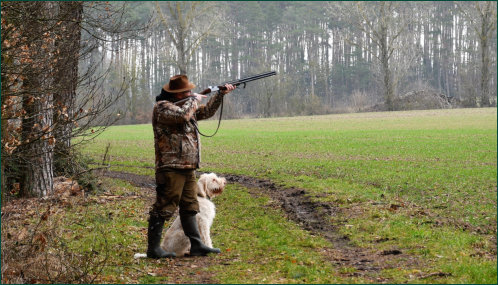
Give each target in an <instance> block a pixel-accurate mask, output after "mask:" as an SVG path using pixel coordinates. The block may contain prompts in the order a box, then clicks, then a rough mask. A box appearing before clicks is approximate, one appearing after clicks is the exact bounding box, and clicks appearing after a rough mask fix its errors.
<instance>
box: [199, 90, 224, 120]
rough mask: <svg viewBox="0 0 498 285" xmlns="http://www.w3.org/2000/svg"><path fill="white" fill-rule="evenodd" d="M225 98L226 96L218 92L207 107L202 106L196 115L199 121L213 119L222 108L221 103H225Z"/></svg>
mask: <svg viewBox="0 0 498 285" xmlns="http://www.w3.org/2000/svg"><path fill="white" fill-rule="evenodd" d="M223 96H224V95H222V94H220V93H219V92H217V93H216V94H215V95H214V96H212V97H211V98H210V99H209V101H208V102H207V104H206V105H201V106H200V107H199V109H197V111H196V113H195V117H196V118H197V120H198V121H200V120H204V119H208V118H211V117H212V116H213V115H214V114H215V113H216V111H217V110H218V108H219V107H220V104H221V101H223Z"/></svg>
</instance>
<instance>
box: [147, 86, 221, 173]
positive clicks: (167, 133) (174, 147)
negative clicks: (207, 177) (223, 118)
mask: <svg viewBox="0 0 498 285" xmlns="http://www.w3.org/2000/svg"><path fill="white" fill-rule="evenodd" d="M222 99H223V95H221V94H215V95H214V96H212V97H211V99H210V100H209V102H208V103H207V104H206V105H200V106H199V105H198V101H197V100H196V99H194V98H190V99H188V100H187V101H185V102H184V103H183V105H179V106H178V105H175V104H173V103H172V102H170V101H167V100H163V101H158V102H157V103H156V104H155V105H154V110H153V113H152V128H153V131H154V148H155V151H156V172H162V171H165V170H167V169H171V168H174V169H197V168H199V164H200V157H201V155H200V148H201V144H200V137H199V134H198V133H197V130H196V128H195V126H194V125H193V123H192V122H191V119H193V120H196V121H198V120H204V119H207V118H210V117H212V116H213V115H214V114H215V113H216V110H217V109H218V107H219V106H220V104H221V101H222Z"/></svg>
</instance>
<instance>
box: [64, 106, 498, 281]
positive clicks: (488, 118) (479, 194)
mask: <svg viewBox="0 0 498 285" xmlns="http://www.w3.org/2000/svg"><path fill="white" fill-rule="evenodd" d="M496 111H497V109H496V108H485V109H452V110H427V111H406V112H385V113H360V114H337V115H324V116H312V117H291V118H265V119H242V120H224V121H222V122H221V128H220V130H219V132H218V134H217V135H216V136H214V137H213V138H202V139H201V141H202V162H201V168H200V169H199V170H200V171H204V172H208V171H209V172H216V173H218V174H220V175H222V174H238V175H245V176H250V177H254V178H264V179H268V180H271V181H272V182H274V183H276V184H277V185H279V186H281V187H297V188H302V189H304V190H305V191H306V193H307V195H309V197H310V198H311V199H312V200H314V201H317V202H321V203H330V205H332V206H334V207H338V208H339V209H340V212H339V213H340V214H337V215H334V216H330V217H327V219H326V220H325V221H324V222H327V223H332V224H334V225H336V228H337V231H338V232H339V233H340V234H342V235H344V236H347V237H348V238H349V240H350V243H351V245H352V246H354V247H358V248H361V249H363V250H365V251H368V252H373V253H379V252H382V251H385V250H392V249H397V250H399V251H401V252H403V254H404V255H403V256H404V257H406V256H409V258H408V259H409V260H411V262H409V261H407V260H406V258H405V260H399V259H396V257H393V258H392V260H391V261H392V263H393V264H392V266H390V267H389V268H388V269H382V270H378V271H376V272H370V273H369V274H367V275H364V274H354V273H355V270H356V269H355V268H349V267H344V266H341V265H338V264H333V263H331V262H330V261H329V260H330V259H328V258H327V255H326V254H324V252H326V249H327V248H331V247H333V246H334V245H333V244H331V243H330V242H329V241H327V240H325V239H323V238H321V237H320V236H316V235H313V234H312V233H310V232H307V231H305V230H303V229H301V228H300V227H299V226H298V225H296V224H295V223H293V222H292V221H290V220H288V219H286V218H285V213H284V212H283V210H282V209H280V208H279V207H275V206H272V205H273V204H272V201H271V199H270V198H269V197H268V196H265V195H264V192H261V193H260V195H256V196H254V195H252V194H251V190H249V189H246V188H244V187H242V186H241V185H237V184H233V185H228V186H227V188H226V191H225V192H224V193H223V195H221V196H220V197H218V198H216V200H215V203H216V205H217V209H218V212H217V217H216V219H215V222H214V224H213V228H212V232H213V244H214V245H215V246H218V247H220V248H221V249H222V252H223V253H222V254H221V255H219V256H211V257H207V259H210V260H212V264H210V262H207V265H203V267H202V272H209V274H210V278H211V279H210V281H211V282H219V283H377V282H392V283H405V282H407V283H495V284H496V282H497V269H496V268H497V263H496V258H497V252H496V225H497V204H496V202H497V112H496ZM215 117H217V116H215ZM216 125H217V120H208V121H202V122H200V124H199V128H200V129H201V131H202V132H203V133H207V134H210V133H212V132H214V130H215V128H216ZM107 146H109V152H108V154H109V155H110V164H111V170H114V171H122V172H129V173H135V174H141V175H148V176H151V177H152V176H153V173H154V169H153V166H154V144H153V133H152V127H151V125H150V124H147V125H132V126H114V127H110V128H109V129H108V130H106V131H105V132H104V133H102V134H101V135H100V136H98V137H97V138H96V140H95V141H93V142H91V143H89V144H86V145H85V147H84V148H83V150H82V152H83V154H85V155H89V156H90V157H92V159H93V160H94V163H95V164H98V163H100V162H101V161H102V157H103V155H104V153H105V151H106V147H107ZM106 185H108V186H107V187H109V189H111V190H112V189H114V190H112V191H117V190H116V189H119V191H121V192H119V191H118V193H120V194H121V195H125V194H123V193H126V192H137V191H140V189H138V188H135V187H133V186H131V185H129V184H126V183H125V182H123V181H119V180H112V179H106ZM111 190H110V191H111ZM123 191H124V192H123ZM151 201H152V200H151V199H137V200H133V201H128V200H126V201H125V202H123V203H131V204H126V205H124V204H123V205H114V204H112V206H111V204H109V205H107V204H99V207H100V208H99V209H95V210H92V211H91V212H92V213H93V214H94V213H96V212H98V211H104V212H105V211H107V209H104V210H102V207H113V209H117V208H118V209H124V208H126V209H127V211H129V210H130V209H133V210H134V211H137V212H138V213H139V214H137V215H131V216H130V215H124V214H123V213H121V211H117V210H114V213H115V215H114V221H115V222H116V223H117V224H119V223H123V224H124V225H127V226H128V227H134V228H135V229H136V228H139V229H142V230H139V231H137V230H135V231H133V232H130V231H117V230H113V233H112V235H111V234H110V232H109V233H108V235H110V236H113V238H114V239H119V240H120V244H121V246H120V250H121V251H124V252H126V254H122V255H116V257H114V258H111V263H112V262H114V263H116V264H119V262H118V258H121V259H124V260H130V262H132V261H131V260H132V255H133V252H144V251H145V249H146V235H145V233H144V229H146V226H147V224H146V219H147V211H148V207H149V206H150V203H151ZM95 222H96V223H98V221H95ZM104 228H105V229H106V230H107V231H111V229H110V228H112V227H108V226H106V227H104ZM72 230H73V231H74V230H77V229H72ZM130 235H131V236H130ZM83 240H84V239H83ZM83 240H80V241H81V242H82V244H84V242H83ZM81 246H82V248H83V247H84V246H83V245H81ZM121 253H122V252H121ZM133 262H135V263H134V264H135V265H134V266H138V267H139V268H140V270H139V271H138V272H141V271H143V273H139V274H137V271H136V270H135V271H134V270H130V271H129V272H134V273H133V274H132V273H129V274H131V275H133V276H134V277H133V278H134V279H133V280H136V281H138V282H141V283H158V282H168V281H172V279H170V278H171V277H168V274H167V272H168V271H167V270H164V271H160V273H158V274H147V273H146V271H150V270H151V268H156V269H157V268H161V266H162V267H165V266H166V265H167V264H166V262H167V261H160V262H159V263H158V262H156V261H151V260H147V259H143V260H138V261H133ZM161 262H163V263H161ZM168 264H169V263H168ZM113 268H114V269H113ZM118 268H119V269H118ZM196 270H198V268H197V269H196ZM127 272H128V271H127V270H126V268H124V269H123V267H119V266H117V265H116V267H112V266H111V267H109V268H107V269H106V270H105V271H104V273H105V275H106V276H108V277H107V278H110V279H102V280H100V281H101V282H130V280H131V279H127V278H131V277H130V276H131V275H130V276H128V277H126V276H127V274H128V273H127ZM161 272H163V273H161ZM192 275H195V274H192ZM192 275H187V277H186V279H184V280H186V282H187V281H188V280H190V279H188V278H191V277H192ZM109 276H114V277H112V278H111V277H109ZM194 282H195V280H194Z"/></svg>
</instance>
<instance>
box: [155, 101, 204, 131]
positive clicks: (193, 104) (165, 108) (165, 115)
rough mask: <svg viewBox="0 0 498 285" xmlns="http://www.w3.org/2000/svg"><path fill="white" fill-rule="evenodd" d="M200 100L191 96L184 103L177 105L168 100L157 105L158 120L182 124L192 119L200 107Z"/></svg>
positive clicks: (162, 122)
mask: <svg viewBox="0 0 498 285" xmlns="http://www.w3.org/2000/svg"><path fill="white" fill-rule="evenodd" d="M197 102H198V101H197V100H196V99H195V98H190V99H188V100H187V101H185V103H183V105H181V106H177V105H175V104H173V103H171V102H168V101H162V102H159V103H157V105H156V112H155V113H156V117H157V122H158V123H160V124H166V125H167V124H180V123H185V122H188V121H190V119H192V117H193V116H194V113H195V111H196V110H197V108H198V103H197Z"/></svg>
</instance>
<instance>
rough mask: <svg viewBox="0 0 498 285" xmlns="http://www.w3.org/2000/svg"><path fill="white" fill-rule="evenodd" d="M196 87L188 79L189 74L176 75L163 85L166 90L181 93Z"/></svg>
mask: <svg viewBox="0 0 498 285" xmlns="http://www.w3.org/2000/svg"><path fill="white" fill-rule="evenodd" d="M194 88H195V84H194V83H192V82H190V81H188V77H187V75H175V76H173V77H171V78H170V79H169V82H168V83H167V84H165V85H164V86H163V89H164V91H168V92H170V93H180V92H184V91H187V90H192V89H194Z"/></svg>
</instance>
